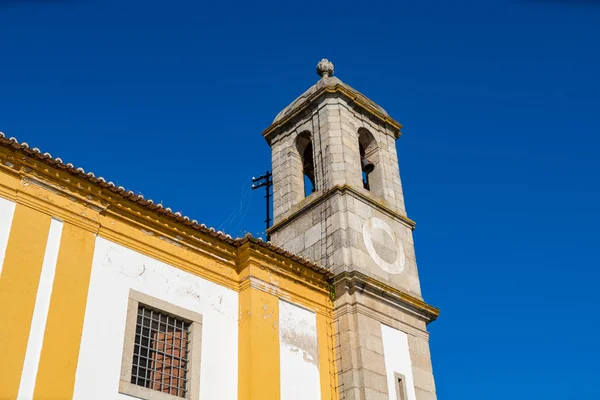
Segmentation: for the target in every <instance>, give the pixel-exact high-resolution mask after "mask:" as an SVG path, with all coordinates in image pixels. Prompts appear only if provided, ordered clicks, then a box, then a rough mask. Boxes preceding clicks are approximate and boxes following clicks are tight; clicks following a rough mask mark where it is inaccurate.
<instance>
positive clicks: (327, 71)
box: [273, 58, 389, 123]
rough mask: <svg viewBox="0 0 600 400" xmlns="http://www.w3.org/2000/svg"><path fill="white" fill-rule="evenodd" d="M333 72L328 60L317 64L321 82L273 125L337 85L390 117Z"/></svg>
mask: <svg viewBox="0 0 600 400" xmlns="http://www.w3.org/2000/svg"><path fill="white" fill-rule="evenodd" d="M333 71H334V68H333V63H332V62H331V61H329V60H327V59H326V58H324V59H322V60H321V61H320V62H319V63H318V64H317V74H318V75H319V76H320V77H321V79H319V81H317V83H315V84H314V85H312V86H311V87H310V88H308V90H307V91H305V92H304V93H302V95H300V97H298V98H297V99H296V100H294V101H292V103H291V104H290V105H289V106H287V107H286V108H284V109H283V110H281V112H280V113H279V114H277V116H276V117H275V119H274V120H273V123H276V122H278V121H280V120H282V119H283V118H285V117H286V116H287V115H290V114H291V113H293V112H294V110H296V109H297V108H299V107H300V106H301V105H302V104H304V103H305V102H306V100H307V99H308V98H310V96H311V95H312V94H313V93H316V92H317V91H319V89H322V88H324V87H331V88H333V87H335V86H336V85H340V86H342V87H343V88H345V89H346V90H348V91H349V92H350V93H352V94H353V95H355V96H356V97H358V98H360V99H361V100H362V101H364V102H365V103H367V104H369V105H370V106H371V107H373V108H375V109H376V110H377V111H379V112H380V113H382V114H383V115H385V116H389V115H388V113H387V112H386V111H385V110H384V109H383V108H382V107H381V106H379V105H378V104H377V103H375V102H374V101H372V100H371V99H369V98H368V97H367V96H365V95H364V94H362V93H360V92H359V91H358V90H356V89H354V88H352V87H351V86H350V85H347V84H345V83H344V82H342V81H341V80H339V79H338V78H337V77H335V76H333Z"/></svg>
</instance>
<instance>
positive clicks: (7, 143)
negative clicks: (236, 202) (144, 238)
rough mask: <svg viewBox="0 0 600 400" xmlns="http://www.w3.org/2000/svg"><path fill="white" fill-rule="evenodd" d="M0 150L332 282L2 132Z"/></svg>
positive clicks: (310, 265)
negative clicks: (68, 174)
mask: <svg viewBox="0 0 600 400" xmlns="http://www.w3.org/2000/svg"><path fill="white" fill-rule="evenodd" d="M0 146H2V147H7V148H11V149H14V150H17V151H20V152H22V153H23V154H25V155H26V156H29V157H32V158H36V159H38V160H40V161H43V162H45V163H46V164H48V165H50V166H52V167H56V168H59V169H62V170H66V171H67V172H69V173H70V174H72V175H75V176H77V177H79V178H82V179H85V180H87V181H89V182H91V183H93V184H95V185H98V186H100V187H102V188H105V189H108V190H110V191H111V192H113V193H116V194H118V195H120V196H122V197H123V198H125V199H127V200H129V201H132V202H134V203H137V204H139V205H140V206H142V207H144V208H146V209H148V210H150V211H153V212H156V213H158V214H161V215H162V216H164V217H167V218H170V219H172V220H174V221H176V222H178V223H182V224H184V225H186V226H189V227H191V228H193V229H196V230H198V231H200V232H203V233H206V234H208V235H210V236H212V237H215V238H217V239H219V240H221V241H223V242H226V243H229V244H231V245H233V246H236V247H239V246H242V245H243V244H244V243H246V242H251V243H254V244H256V245H259V246H261V247H264V248H266V249H269V250H271V251H273V252H275V253H277V254H279V255H281V256H284V257H286V258H289V259H291V260H293V261H295V262H297V263H299V264H301V265H304V266H306V267H308V268H310V269H312V270H314V271H316V272H319V273H321V274H324V275H325V276H327V277H329V278H331V277H332V276H333V274H332V273H331V272H330V271H329V270H327V269H326V268H324V267H322V266H320V265H319V264H317V263H315V262H312V261H310V260H307V259H306V258H304V257H302V256H299V255H297V254H294V253H292V252H289V251H287V250H285V249H283V248H281V247H279V246H276V245H274V244H273V243H271V242H265V241H264V240H262V239H261V238H255V237H253V236H252V235H250V234H247V235H246V236H244V237H243V238H232V237H231V235H228V234H225V233H223V232H221V231H216V230H215V229H214V228H208V227H207V226H206V225H205V224H199V223H198V221H196V220H195V219H194V220H190V218H189V217H187V216H184V215H182V214H181V212H173V211H172V210H171V209H170V208H168V207H167V208H164V207H163V205H162V204H155V203H154V201H153V200H152V199H145V198H144V196H142V195H141V194H135V193H134V192H133V191H131V190H126V189H125V188H124V187H123V186H118V187H117V186H116V185H115V184H114V183H113V182H111V181H108V182H107V181H106V179H104V178H103V177H101V176H99V177H96V175H95V174H94V173H92V172H87V173H86V172H85V170H84V169H83V168H80V167H79V168H75V166H74V165H73V164H71V163H66V164H65V163H64V162H63V160H61V159H60V158H58V157H57V158H53V157H52V155H51V154H50V153H43V154H42V152H41V151H40V149H38V148H37V147H34V148H30V147H29V144H27V143H26V142H22V143H19V141H18V140H17V139H16V138H14V137H11V138H6V136H5V135H4V133H2V132H0Z"/></svg>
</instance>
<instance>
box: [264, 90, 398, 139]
mask: <svg viewBox="0 0 600 400" xmlns="http://www.w3.org/2000/svg"><path fill="white" fill-rule="evenodd" d="M328 94H329V95H330V94H334V95H340V96H341V97H343V98H345V99H346V100H348V101H349V103H350V104H356V105H357V106H358V107H360V108H361V109H362V110H363V111H365V112H366V113H367V114H369V115H370V116H371V117H373V118H375V119H376V120H378V121H379V122H381V123H383V124H385V125H387V126H389V127H390V128H391V129H392V130H393V131H394V136H395V138H396V139H397V138H399V137H400V135H401V133H400V131H401V129H402V125H401V124H400V123H399V122H397V121H396V120H394V119H393V118H391V117H390V116H387V115H384V114H383V113H382V112H381V111H379V110H377V109H375V108H374V107H373V106H371V105H370V104H368V103H367V102H365V101H364V100H362V99H361V98H360V97H358V96H357V95H356V94H354V93H352V92H351V91H349V90H348V89H346V88H345V87H344V86H342V85H340V84H336V85H334V86H324V87H323V88H321V89H319V90H317V91H316V92H314V93H312V94H311V95H310V96H308V98H307V99H306V100H305V101H304V103H303V104H301V105H300V106H299V107H298V108H297V109H295V110H294V111H293V112H291V113H290V114H289V115H286V116H285V117H283V118H282V119H281V120H279V121H277V122H274V123H273V124H272V125H271V126H269V127H268V128H267V129H265V130H264V131H263V132H262V136H263V137H264V138H265V139H266V140H267V143H269V145H270V144H271V141H272V139H273V137H274V136H275V135H277V133H278V132H279V131H280V130H281V128H282V127H283V126H285V125H287V124H288V123H290V122H291V121H292V120H293V119H295V117H296V116H298V115H301V114H302V113H303V112H305V111H306V110H307V109H308V108H310V107H312V106H313V104H314V103H315V102H316V101H317V100H319V99H320V98H321V97H323V96H327V95H328Z"/></svg>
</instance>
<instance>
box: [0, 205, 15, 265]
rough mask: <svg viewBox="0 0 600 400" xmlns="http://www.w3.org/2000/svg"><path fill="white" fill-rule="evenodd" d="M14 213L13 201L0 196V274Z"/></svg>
mask: <svg viewBox="0 0 600 400" xmlns="http://www.w3.org/2000/svg"><path fill="white" fill-rule="evenodd" d="M14 213H15V203H14V202H12V201H10V200H6V199H3V198H2V197H0V276H2V264H4V255H5V254H6V245H7V244H8V235H9V234H10V227H11V226H12V220H13V215H14Z"/></svg>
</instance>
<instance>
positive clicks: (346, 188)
mask: <svg viewBox="0 0 600 400" xmlns="http://www.w3.org/2000/svg"><path fill="white" fill-rule="evenodd" d="M337 193H350V194H352V195H353V196H355V197H359V198H361V199H362V200H364V201H365V202H367V203H368V204H370V205H372V206H373V207H375V208H377V209H378V210H379V211H381V212H383V213H384V214H386V215H388V216H390V217H392V218H394V219H396V220H398V221H400V222H401V223H402V224H404V225H406V226H407V227H408V228H410V229H411V230H414V229H415V227H416V225H417V223H416V222H415V221H413V220H412V219H410V218H408V217H406V216H404V215H402V214H399V213H397V212H396V211H394V210H392V209H391V208H389V207H387V206H386V205H384V204H382V202H381V201H377V200H374V199H373V198H371V196H369V195H367V194H364V193H362V192H361V191H360V190H358V189H356V188H354V187H352V186H350V185H336V186H334V187H332V188H331V189H329V190H327V191H326V192H325V193H318V194H317V193H315V194H317V195H316V196H314V197H313V196H309V197H307V198H306V199H305V200H304V201H302V202H300V203H298V204H297V205H296V210H294V211H292V213H291V214H290V215H288V216H287V217H285V218H283V219H282V220H281V221H278V222H276V223H275V224H274V225H273V226H272V227H270V228H269V229H268V230H267V233H268V234H272V233H273V232H274V231H276V230H278V229H280V228H282V227H283V226H285V225H287V224H289V223H290V222H292V221H294V220H295V219H296V218H297V217H298V216H300V215H301V214H304V213H306V212H309V211H310V210H311V209H313V208H315V207H317V206H318V205H319V204H321V203H322V202H324V201H326V200H327V199H329V198H331V197H332V196H334V195H335V194H337Z"/></svg>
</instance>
